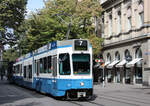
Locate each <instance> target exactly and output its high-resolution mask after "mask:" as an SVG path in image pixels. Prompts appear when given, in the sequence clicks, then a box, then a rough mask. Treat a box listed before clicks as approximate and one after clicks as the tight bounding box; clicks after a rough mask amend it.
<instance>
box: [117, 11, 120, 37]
mask: <svg viewBox="0 0 150 106" xmlns="http://www.w3.org/2000/svg"><path fill="white" fill-rule="evenodd" d="M120 32H121V12H120V11H118V24H117V34H119V33H120Z"/></svg>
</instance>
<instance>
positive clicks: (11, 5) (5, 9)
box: [0, 0, 27, 45]
mask: <svg viewBox="0 0 150 106" xmlns="http://www.w3.org/2000/svg"><path fill="white" fill-rule="evenodd" d="M26 4H27V0H0V37H1V39H0V44H2V45H4V44H8V43H10V44H14V43H16V41H17V39H18V36H17V35H16V33H17V32H18V31H19V29H18V28H19V26H20V25H21V24H22V22H23V20H24V16H25V9H26Z"/></svg>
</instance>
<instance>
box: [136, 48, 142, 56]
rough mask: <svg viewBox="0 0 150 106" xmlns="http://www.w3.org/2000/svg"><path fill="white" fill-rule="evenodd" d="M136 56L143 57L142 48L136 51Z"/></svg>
mask: <svg viewBox="0 0 150 106" xmlns="http://www.w3.org/2000/svg"><path fill="white" fill-rule="evenodd" d="M135 58H142V51H141V49H140V48H137V49H136V51H135Z"/></svg>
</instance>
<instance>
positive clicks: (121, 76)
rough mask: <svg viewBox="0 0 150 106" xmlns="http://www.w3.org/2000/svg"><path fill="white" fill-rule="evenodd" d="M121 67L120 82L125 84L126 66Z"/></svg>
mask: <svg viewBox="0 0 150 106" xmlns="http://www.w3.org/2000/svg"><path fill="white" fill-rule="evenodd" d="M119 69H120V82H121V83H122V84H125V77H124V73H125V72H124V71H125V70H124V67H120V68H119Z"/></svg>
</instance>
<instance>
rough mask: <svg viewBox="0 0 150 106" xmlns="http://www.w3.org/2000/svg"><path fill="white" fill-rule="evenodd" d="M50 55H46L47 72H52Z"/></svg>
mask: <svg viewBox="0 0 150 106" xmlns="http://www.w3.org/2000/svg"><path fill="white" fill-rule="evenodd" d="M51 66H52V56H48V72H47V73H52V68H51Z"/></svg>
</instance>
